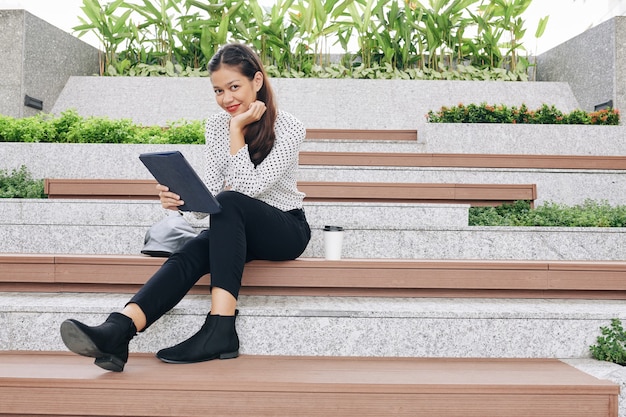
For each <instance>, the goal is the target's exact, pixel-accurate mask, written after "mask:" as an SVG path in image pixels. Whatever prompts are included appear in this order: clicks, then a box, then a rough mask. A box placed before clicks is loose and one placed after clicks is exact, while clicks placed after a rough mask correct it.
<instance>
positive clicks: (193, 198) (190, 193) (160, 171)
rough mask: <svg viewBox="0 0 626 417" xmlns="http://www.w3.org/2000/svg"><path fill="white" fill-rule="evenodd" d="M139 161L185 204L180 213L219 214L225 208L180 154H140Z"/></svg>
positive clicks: (180, 208) (173, 152)
mask: <svg viewBox="0 0 626 417" xmlns="http://www.w3.org/2000/svg"><path fill="white" fill-rule="evenodd" d="M139 159H140V160H141V162H143V164H144V165H145V166H146V168H148V171H150V173H151V174H152V175H153V176H154V178H155V179H156V180H157V182H158V183H159V184H163V185H165V186H167V187H168V188H169V189H170V191H171V192H173V193H176V194H178V195H179V196H180V199H181V200H183V201H184V202H185V204H183V205H182V206H180V207H178V209H179V210H181V211H195V212H199V213H208V214H215V213H219V212H220V210H221V209H222V207H221V206H220V203H219V202H218V201H217V199H216V198H215V197H214V196H213V194H211V192H210V191H209V189H208V188H207V186H206V185H205V184H204V182H202V180H201V179H200V177H199V176H198V174H197V173H196V171H194V169H193V167H192V166H191V165H190V164H189V162H188V161H187V160H186V159H185V157H184V156H183V154H182V153H180V152H179V151H170V152H147V153H142V154H141V155H139Z"/></svg>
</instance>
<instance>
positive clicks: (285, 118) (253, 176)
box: [205, 110, 306, 211]
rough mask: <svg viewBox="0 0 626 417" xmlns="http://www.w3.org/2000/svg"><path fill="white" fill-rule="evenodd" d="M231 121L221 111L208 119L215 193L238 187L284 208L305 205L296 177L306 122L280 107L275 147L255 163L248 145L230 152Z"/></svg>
mask: <svg viewBox="0 0 626 417" xmlns="http://www.w3.org/2000/svg"><path fill="white" fill-rule="evenodd" d="M229 121H230V115H229V114H228V113H226V112H220V113H217V114H215V115H213V116H211V117H209V119H208V120H207V122H206V131H205V136H206V144H207V146H206V149H205V155H206V161H207V165H206V171H205V182H206V184H207V187H208V188H209V190H210V191H211V192H212V193H214V194H217V193H219V192H220V191H222V190H224V189H230V190H233V191H238V192H240V193H242V194H245V195H248V196H250V197H253V198H257V199H259V200H261V201H264V202H266V203H267V204H270V205H272V206H274V207H276V208H278V209H280V210H283V211H287V210H292V209H300V208H302V201H303V200H304V196H305V194H304V193H302V192H300V191H298V187H297V179H296V173H297V170H298V155H299V152H300V145H301V144H302V142H303V141H304V137H305V133H306V131H305V129H304V125H303V124H302V122H300V121H299V120H298V119H296V118H295V117H294V116H292V115H291V114H289V113H287V112H284V111H282V110H279V111H278V114H277V116H276V122H275V124H274V131H275V132H276V141H275V142H274V147H273V148H272V150H271V151H270V153H269V154H268V155H267V156H266V157H265V159H264V160H263V161H262V162H261V163H260V164H259V165H257V166H256V167H255V166H254V164H253V163H252V161H251V160H250V154H249V153H248V145H245V146H244V147H243V148H241V149H240V150H239V152H237V154H236V155H231V154H230V135H229Z"/></svg>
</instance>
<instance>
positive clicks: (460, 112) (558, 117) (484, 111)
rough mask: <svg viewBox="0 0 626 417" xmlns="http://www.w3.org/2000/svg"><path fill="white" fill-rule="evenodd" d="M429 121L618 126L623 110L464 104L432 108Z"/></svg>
mask: <svg viewBox="0 0 626 417" xmlns="http://www.w3.org/2000/svg"><path fill="white" fill-rule="evenodd" d="M426 118H427V121H428V122H429V123H514V124H522V123H525V124H584V125H619V120H620V113H619V110H616V109H604V110H599V111H595V112H590V113H588V112H586V111H584V110H580V109H577V110H573V111H572V112H571V113H569V114H565V113H563V112H562V111H560V110H559V109H557V108H556V107H555V106H554V105H553V106H548V105H547V104H544V105H542V106H541V107H540V108H539V109H537V110H530V109H528V107H526V105H525V104H522V105H521V106H520V107H516V106H512V107H508V106H506V105H504V104H500V105H489V104H487V103H481V104H468V105H464V104H462V103H460V104H458V105H457V106H454V107H447V106H443V107H442V108H441V109H440V110H439V111H433V110H430V111H429V112H428V114H427V115H426Z"/></svg>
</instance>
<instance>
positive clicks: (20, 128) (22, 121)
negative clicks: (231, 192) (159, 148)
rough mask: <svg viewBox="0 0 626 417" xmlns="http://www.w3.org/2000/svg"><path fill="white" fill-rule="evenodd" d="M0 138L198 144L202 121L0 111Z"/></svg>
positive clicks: (201, 135) (202, 130) (3, 139)
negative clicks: (158, 122)
mask: <svg viewBox="0 0 626 417" xmlns="http://www.w3.org/2000/svg"><path fill="white" fill-rule="evenodd" d="M0 142H55V143H169V144H201V143H204V122H203V121H201V120H180V121H177V122H172V123H169V124H168V125H167V126H164V127H161V126H148V127H145V126H140V125H136V124H134V123H133V122H132V121H131V120H130V119H120V120H112V119H109V118H107V117H87V118H85V117H82V116H80V115H78V113H77V112H76V111H75V110H67V111H65V112H63V113H61V115H60V116H58V117H56V118H55V117H52V116H49V115H37V116H33V117H24V118H13V117H9V116H2V115H0Z"/></svg>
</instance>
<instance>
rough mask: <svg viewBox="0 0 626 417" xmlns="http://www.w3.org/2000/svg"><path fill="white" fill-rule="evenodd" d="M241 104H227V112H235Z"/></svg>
mask: <svg viewBox="0 0 626 417" xmlns="http://www.w3.org/2000/svg"><path fill="white" fill-rule="evenodd" d="M239 106H240V104H235V105H232V106H227V107H226V111H227V112H229V113H234V112H236V111H237V109H238V108H239Z"/></svg>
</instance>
